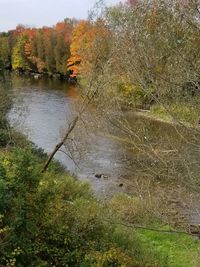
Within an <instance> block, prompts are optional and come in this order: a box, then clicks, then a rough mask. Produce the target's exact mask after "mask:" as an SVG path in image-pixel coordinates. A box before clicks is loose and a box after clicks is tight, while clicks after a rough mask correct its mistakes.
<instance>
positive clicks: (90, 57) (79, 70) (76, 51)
mask: <svg viewBox="0 0 200 267" xmlns="http://www.w3.org/2000/svg"><path fill="white" fill-rule="evenodd" d="M109 35H110V32H109V31H108V29H107V28H106V26H105V24H104V22H103V21H102V20H98V21H96V22H95V23H91V22H89V21H84V20H82V21H80V22H79V24H78V25H77V26H76V27H75V29H74V31H73V37H72V43H71V46H70V51H71V57H70V59H69V60H68V62H67V65H68V70H70V71H71V72H72V73H73V74H72V75H71V76H72V77H74V76H76V75H77V74H84V73H87V72H89V71H90V69H91V66H92V64H93V62H94V61H95V58H96V57H97V46H98V53H105V52H106V51H101V50H102V48H103V46H102V44H103V42H104V41H105V40H106V39H107V38H108V37H109Z"/></svg>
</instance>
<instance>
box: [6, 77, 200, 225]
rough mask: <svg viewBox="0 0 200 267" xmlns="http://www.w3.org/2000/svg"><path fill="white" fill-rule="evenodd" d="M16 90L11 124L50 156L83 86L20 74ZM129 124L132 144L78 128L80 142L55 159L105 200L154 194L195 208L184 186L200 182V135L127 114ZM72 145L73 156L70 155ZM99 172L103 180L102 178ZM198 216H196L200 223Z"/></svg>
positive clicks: (89, 116) (88, 114)
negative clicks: (115, 195) (126, 195)
mask: <svg viewBox="0 0 200 267" xmlns="http://www.w3.org/2000/svg"><path fill="white" fill-rule="evenodd" d="M11 87H12V89H11V91H12V97H13V107H12V109H11V111H10V113H9V120H10V123H11V125H12V126H13V127H14V128H16V129H17V130H19V131H20V132H22V133H24V134H26V135H27V137H28V139H29V140H31V141H33V142H34V143H35V144H36V145H37V146H39V147H41V148H43V149H44V151H45V152H47V153H50V152H51V151H52V150H53V149H54V147H55V145H56V144H57V143H58V142H59V141H60V139H61V137H62V136H63V134H64V132H65V130H66V128H67V126H68V123H69V122H70V121H71V120H72V118H73V117H74V110H75V106H77V104H78V102H79V94H78V88H76V87H75V86H72V85H68V84H67V83H66V82H61V81H56V80H50V79H48V80H45V79H38V80H35V79H34V78H30V77H29V78H22V77H16V76H14V77H13V78H12V86H11ZM93 113H94V110H91V111H88V113H87V115H86V116H87V117H88V118H87V121H89V120H91V118H92V117H93ZM127 121H128V122H129V124H130V125H131V132H134V134H133V135H132V136H131V137H130V140H131V142H130V140H129V142H128V144H127V143H126V142H124V141H123V142H121V140H120V138H119V137H121V135H120V134H119V135H117V136H118V138H111V136H109V135H108V134H107V133H105V132H104V131H103V130H102V128H100V129H98V131H96V129H95V127H90V128H89V130H87V129H83V128H84V124H82V126H79V128H78V130H76V132H77V133H78V135H77V140H78V138H79V140H81V142H79V141H77V142H74V141H73V140H72V142H71V146H69V147H67V148H62V151H60V152H58V153H57V154H56V158H57V159H58V160H59V161H60V162H61V163H62V164H63V165H64V166H65V168H66V169H67V170H68V171H70V172H71V173H72V174H74V175H75V176H76V177H77V178H78V179H80V180H83V181H89V183H90V184H91V186H92V188H93V190H94V192H95V194H96V195H99V196H101V197H104V198H106V197H108V196H109V197H110V196H112V195H113V194H114V193H116V192H127V193H129V194H135V195H137V196H139V197H143V196H144V195H151V194H153V195H154V196H155V195H157V196H158V199H159V200H161V199H162V201H165V200H166V207H168V206H167V205H171V204H169V203H171V202H170V201H171V200H173V201H172V202H173V203H172V204H173V205H174V203H178V205H179V208H180V206H181V208H183V209H185V207H187V208H188V209H190V205H189V204H188V203H190V204H191V203H193V202H192V197H191V195H192V194H191V190H188V188H190V186H189V187H188V185H187V186H183V185H184V183H185V181H187V182H188V181H189V182H188V184H189V185H190V184H192V182H193V181H194V179H199V178H198V177H199V171H200V169H199V156H200V152H199V151H200V149H199V147H200V146H199V140H200V138H199V132H197V133H196V132H195V133H194V132H192V134H191V132H190V130H188V129H184V130H181V131H180V129H179V127H174V126H172V125H170V124H166V123H163V122H159V121H154V120H150V119H148V118H145V116H133V115H132V114H131V115H130V114H127V116H126V122H127ZM96 128H98V127H96ZM83 130H84V131H83ZM93 130H94V131H93ZM71 147H73V153H74V154H73V153H72V154H70V156H67V155H66V153H67V154H69V151H71V150H70V149H71ZM76 150H77V151H76ZM77 155H78V156H77ZM152 155H153V156H152ZM71 158H72V159H71ZM96 174H103V175H104V176H102V177H101V178H100V179H99V178H97V177H95V175H96ZM174 178H175V179H174ZM179 179H180V181H182V182H183V183H179V182H178V181H179ZM190 180H191V181H190ZM195 183H196V180H195ZM163 188H164V190H162V189H163ZM180 188H181V189H180ZM183 196H184V197H183ZM174 198H175V199H176V200H175V201H174ZM183 199H184V200H183ZM167 201H168V202H167ZM196 206H198V205H196ZM197 209H198V207H197ZM197 209H196V210H197ZM195 212H196V211H195ZM195 212H194V215H193V217H192V218H193V220H199V215H196V213H195Z"/></svg>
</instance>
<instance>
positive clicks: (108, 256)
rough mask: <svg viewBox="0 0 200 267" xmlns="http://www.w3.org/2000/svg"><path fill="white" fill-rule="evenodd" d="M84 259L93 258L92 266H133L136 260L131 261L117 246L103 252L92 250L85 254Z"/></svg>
mask: <svg viewBox="0 0 200 267" xmlns="http://www.w3.org/2000/svg"><path fill="white" fill-rule="evenodd" d="M86 259H88V260H91V259H93V262H94V263H93V265H92V266H93V267H106V266H111V265H112V266H118V267H134V266H138V265H136V262H134V261H133V259H132V258H130V257H129V256H128V255H127V254H126V253H125V252H122V251H121V250H120V249H119V248H110V249H109V250H107V251H105V252H94V253H92V254H89V255H87V256H86Z"/></svg>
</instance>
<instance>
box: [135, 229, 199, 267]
mask: <svg viewBox="0 0 200 267" xmlns="http://www.w3.org/2000/svg"><path fill="white" fill-rule="evenodd" d="M137 237H138V238H139V240H140V242H141V245H142V247H144V248H145V249H147V250H148V249H150V250H155V252H156V253H158V254H159V255H160V257H161V259H162V261H163V263H164V264H165V263H166V266H168V267H199V266H200V241H199V240H198V239H195V238H193V237H190V236H186V235H183V234H171V233H159V232H153V231H147V230H138V231H137Z"/></svg>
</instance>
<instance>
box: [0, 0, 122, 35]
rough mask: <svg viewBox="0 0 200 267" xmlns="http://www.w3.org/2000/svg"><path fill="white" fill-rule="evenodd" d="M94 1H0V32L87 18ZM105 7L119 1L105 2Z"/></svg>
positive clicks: (106, 0) (107, 0) (108, 0)
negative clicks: (17, 26) (17, 27)
mask: <svg viewBox="0 0 200 267" xmlns="http://www.w3.org/2000/svg"><path fill="white" fill-rule="evenodd" d="M95 2H96V0H0V32H2V31H7V30H11V29H14V28H15V27H16V25H18V24H24V25H29V26H34V27H40V26H52V25H54V24H55V23H56V22H58V21H62V20H63V19H64V18H66V17H69V18H73V17H75V18H78V19H82V18H87V15H88V10H90V9H91V8H92V7H93V6H94V4H95ZM105 2H106V4H107V5H113V4H116V3H119V2H120V1H119V0H105Z"/></svg>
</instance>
